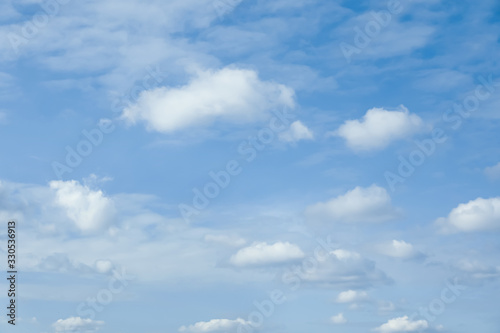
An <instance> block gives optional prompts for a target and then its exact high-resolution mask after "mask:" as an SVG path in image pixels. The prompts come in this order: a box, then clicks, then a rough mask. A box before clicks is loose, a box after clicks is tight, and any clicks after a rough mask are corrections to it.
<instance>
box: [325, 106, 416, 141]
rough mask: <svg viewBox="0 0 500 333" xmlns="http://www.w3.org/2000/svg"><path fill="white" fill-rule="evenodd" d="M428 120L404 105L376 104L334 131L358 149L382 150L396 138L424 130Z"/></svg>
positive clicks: (402, 137)
mask: <svg viewBox="0 0 500 333" xmlns="http://www.w3.org/2000/svg"><path fill="white" fill-rule="evenodd" d="M423 127H424V122H423V121H422V119H421V118H420V117H419V116H417V115H416V114H412V113H410V112H409V111H408V109H407V108H405V107H404V106H400V108H399V110H397V111H388V110H385V109H382V108H373V109H370V110H368V111H367V112H366V114H365V115H364V116H363V118H362V119H360V120H357V119H356V120H347V121H346V122H345V123H344V124H343V125H342V126H340V127H339V129H338V130H337V131H336V132H334V133H332V134H333V135H337V136H340V137H342V138H344V139H345V140H346V143H347V146H349V147H350V148H351V149H353V150H355V151H366V150H379V149H383V148H385V147H387V146H388V145H389V144H390V143H392V142H393V141H397V140H401V139H404V138H407V137H410V136H412V135H413V134H415V133H417V132H419V131H421V130H422V129H423Z"/></svg>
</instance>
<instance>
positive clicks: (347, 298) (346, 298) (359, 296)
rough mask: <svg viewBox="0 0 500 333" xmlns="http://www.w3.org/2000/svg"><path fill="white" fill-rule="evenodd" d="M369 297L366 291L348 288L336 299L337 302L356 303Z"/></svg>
mask: <svg viewBox="0 0 500 333" xmlns="http://www.w3.org/2000/svg"><path fill="white" fill-rule="evenodd" d="M367 298H368V294H367V293H366V291H356V290H347V291H343V292H341V293H340V294H339V295H338V296H337V299H336V302H337V303H354V302H359V301H364V300H366V299H367Z"/></svg>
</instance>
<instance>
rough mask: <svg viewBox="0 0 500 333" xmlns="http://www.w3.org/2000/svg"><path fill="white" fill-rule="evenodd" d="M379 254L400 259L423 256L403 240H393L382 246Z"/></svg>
mask: <svg viewBox="0 0 500 333" xmlns="http://www.w3.org/2000/svg"><path fill="white" fill-rule="evenodd" d="M379 252H380V253H381V254H383V255H386V256H389V257H393V258H400V259H412V258H417V257H421V256H423V254H422V253H421V252H419V251H417V250H415V248H414V247H413V245H412V244H410V243H407V242H405V241H403V240H393V241H392V242H389V243H386V244H381V245H380V246H379Z"/></svg>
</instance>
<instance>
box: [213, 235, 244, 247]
mask: <svg viewBox="0 0 500 333" xmlns="http://www.w3.org/2000/svg"><path fill="white" fill-rule="evenodd" d="M204 239H205V241H206V242H213V243H219V244H223V245H228V246H235V247H236V246H243V245H245V244H246V242H247V241H246V240H245V239H244V238H241V237H237V236H228V235H211V234H209V235H205V238H204Z"/></svg>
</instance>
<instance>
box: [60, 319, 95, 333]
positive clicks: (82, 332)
mask: <svg viewBox="0 0 500 333" xmlns="http://www.w3.org/2000/svg"><path fill="white" fill-rule="evenodd" d="M102 325H104V322H103V321H97V320H92V319H82V318H80V317H70V318H68V319H59V320H58V321H56V322H55V323H54V324H52V326H53V327H54V329H55V331H56V332H58V333H59V332H60V333H66V332H72V333H88V332H95V331H97V330H98V329H99V328H100V327H101V326H102Z"/></svg>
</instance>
